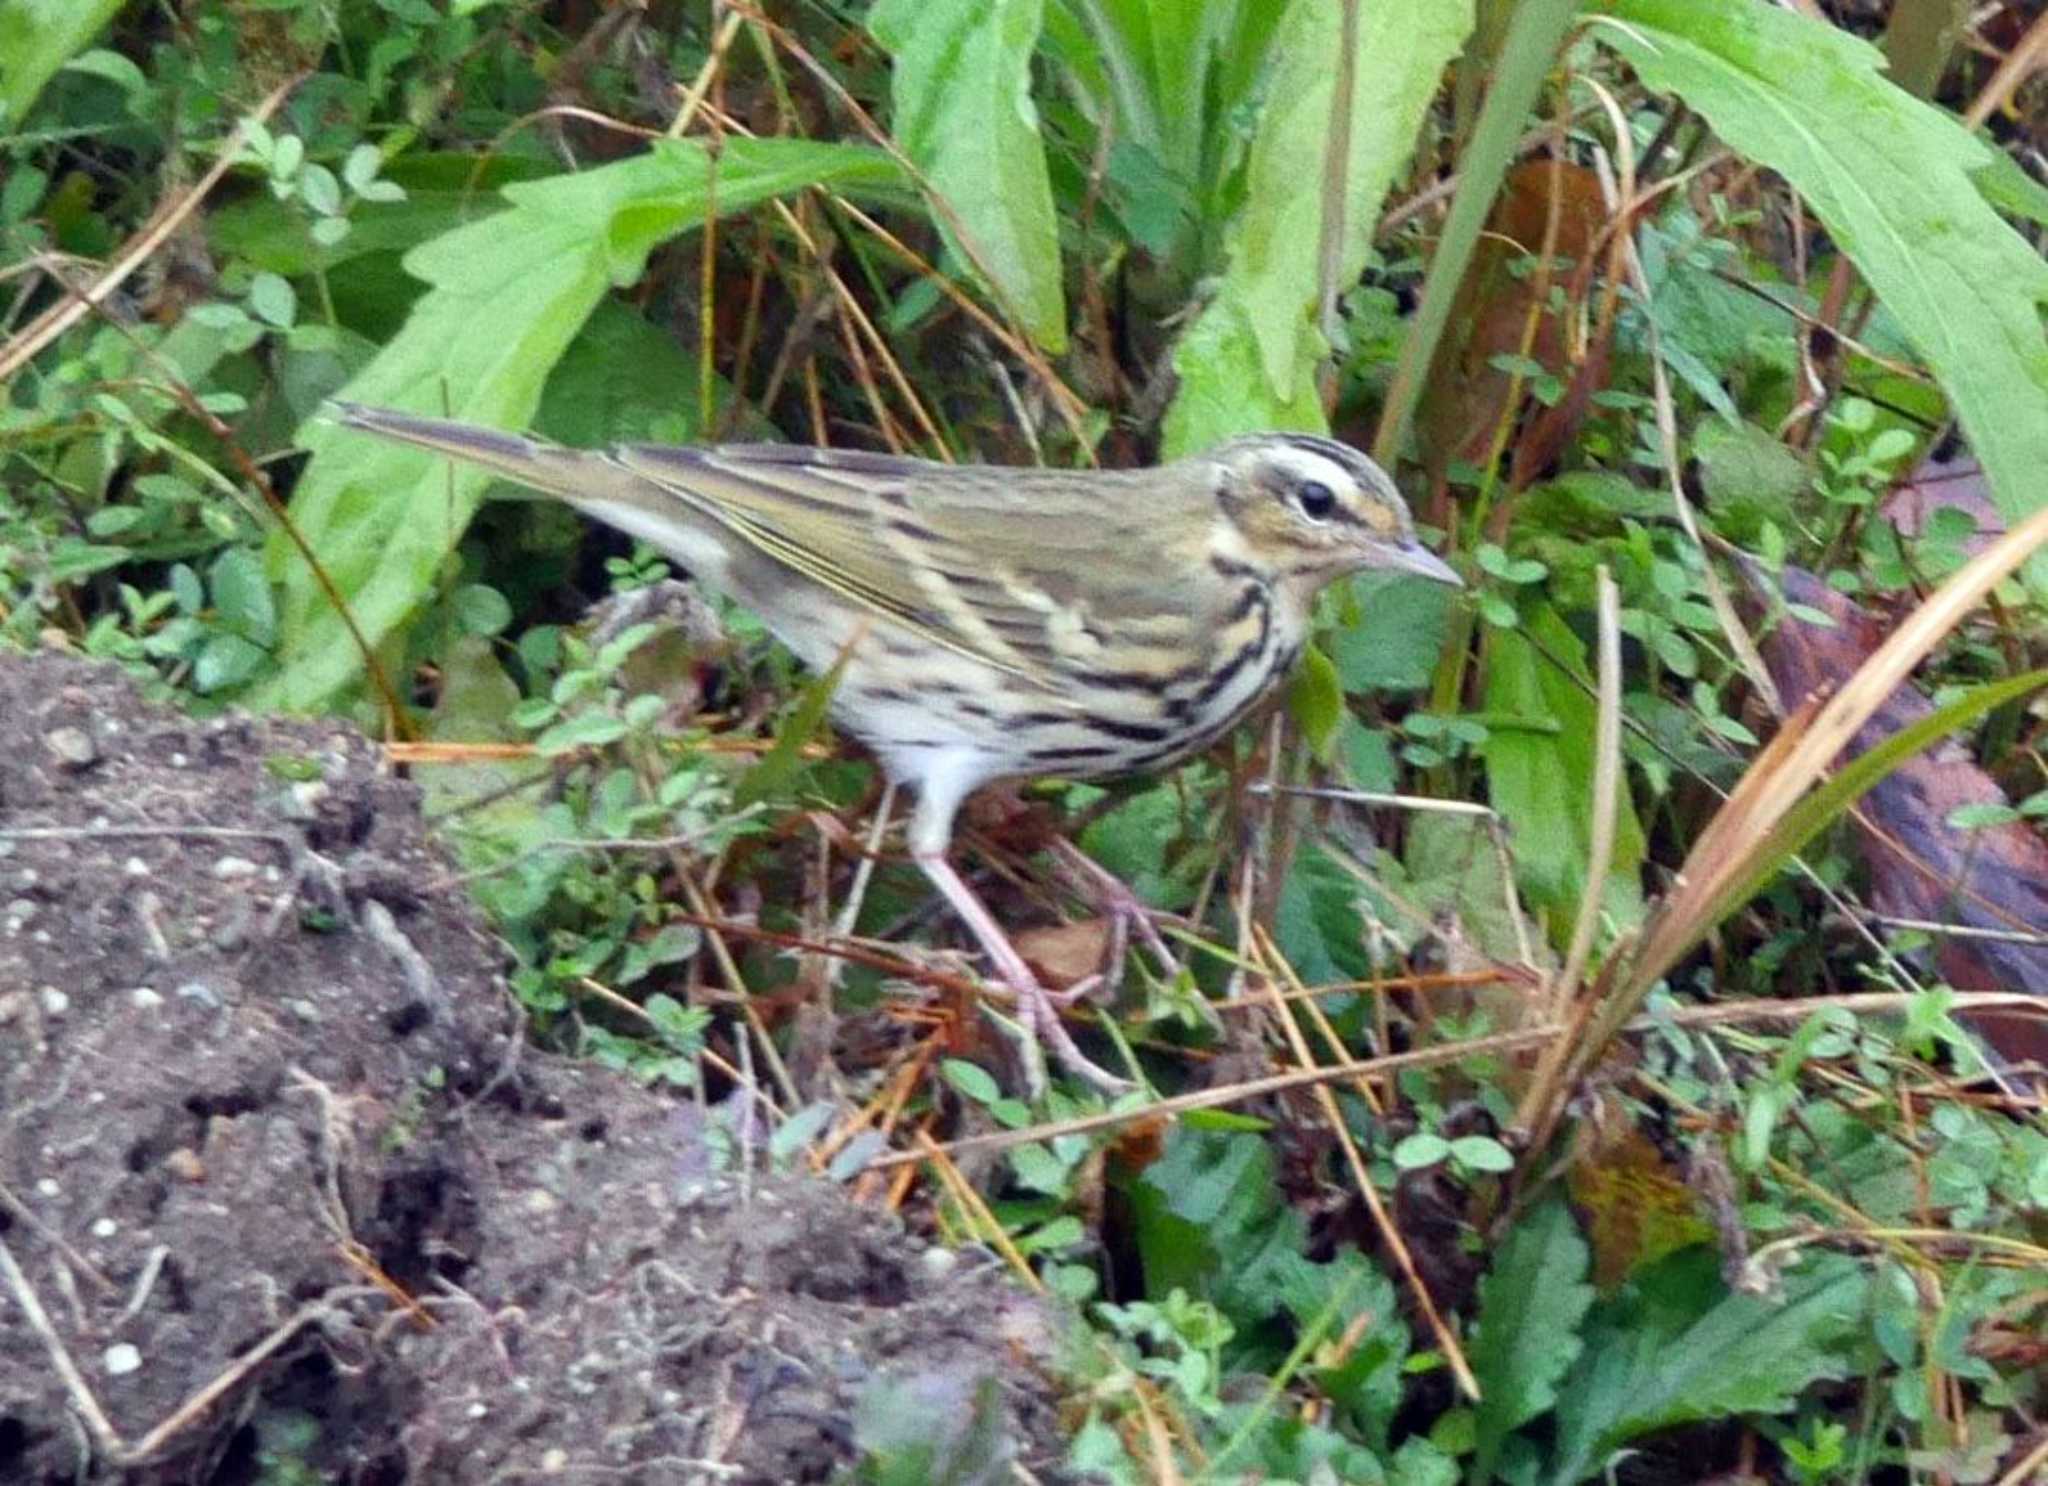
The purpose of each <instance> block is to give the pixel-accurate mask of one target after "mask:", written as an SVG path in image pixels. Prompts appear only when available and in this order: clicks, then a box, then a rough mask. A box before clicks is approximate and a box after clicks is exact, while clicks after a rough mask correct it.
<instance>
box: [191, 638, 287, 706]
mask: <svg viewBox="0 0 2048 1486" xmlns="http://www.w3.org/2000/svg"><path fill="white" fill-rule="evenodd" d="M269 660H270V656H269V655H268V654H267V653H266V652H265V651H264V650H263V649H262V648H261V647H260V646H257V645H253V644H251V643H250V642H249V641H247V640H245V639H243V638H242V637H241V636H240V635H215V636H214V637H213V638H212V639H210V640H208V641H207V642H206V644H205V645H204V646H202V647H201V648H200V651H199V658H198V659H197V660H195V661H193V663H192V687H193V690H195V691H197V692H198V693H199V694H200V695H201V696H210V695H211V694H212V693H214V692H217V691H226V690H228V689H230V688H233V687H237V686H241V685H243V684H245V683H246V682H247V681H248V680H249V678H250V677H252V676H254V675H255V674H256V673H257V672H258V671H259V670H261V669H262V668H263V666H264V665H265V664H266V663H267V662H268V661H269Z"/></svg>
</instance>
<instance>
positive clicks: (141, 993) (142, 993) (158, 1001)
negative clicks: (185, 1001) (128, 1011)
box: [128, 986, 164, 1011]
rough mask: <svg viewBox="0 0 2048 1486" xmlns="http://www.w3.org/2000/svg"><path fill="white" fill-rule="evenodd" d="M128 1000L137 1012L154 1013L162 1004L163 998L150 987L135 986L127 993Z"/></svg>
mask: <svg viewBox="0 0 2048 1486" xmlns="http://www.w3.org/2000/svg"><path fill="white" fill-rule="evenodd" d="M128 999H129V1001H130V1002H132V1003H133V1004H134V1007H135V1009H136V1010H137V1011H155V1010H156V1009H157V1008H158V1007H159V1006H161V1005H163V1004H164V998H163V997H162V996H161V995H160V994H158V992H157V991H156V990H155V989H154V988H152V987H150V986H137V987H136V988H135V989H134V990H132V991H130V992H129V993H128Z"/></svg>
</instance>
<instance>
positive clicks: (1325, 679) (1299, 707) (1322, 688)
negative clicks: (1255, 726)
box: [1287, 645, 1345, 763]
mask: <svg viewBox="0 0 2048 1486" xmlns="http://www.w3.org/2000/svg"><path fill="white" fill-rule="evenodd" d="M1287 710H1288V711H1289V712H1290V713H1291V714H1292V715H1293V717H1294V720H1295V722H1296V723H1298V724H1300V726H1301V735H1302V737H1303V738H1305V739H1306V740H1307V741H1308V746H1309V751H1310V752H1312V753H1313V754H1315V756H1316V757H1317V758H1318V759H1320V760H1322V761H1323V762H1325V763H1327V762H1329V758H1330V750H1331V749H1332V748H1334V747H1335V746H1336V743H1337V728H1338V725H1339V724H1340V723H1342V722H1343V721H1344V716H1345V713H1344V683H1343V682H1342V681H1340V680H1339V679H1338V678H1337V668H1336V666H1334V665H1333V664H1331V662H1330V658H1329V656H1327V655H1325V654H1323V651H1322V647H1321V646H1319V645H1310V646H1309V647H1308V648H1307V649H1306V650H1304V651H1303V652H1302V656H1301V667H1300V669H1299V670H1297V671H1296V672H1295V673H1294V682H1293V685H1292V686H1291V687H1290V688H1289V689H1288V693H1287Z"/></svg>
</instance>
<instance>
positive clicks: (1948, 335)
mask: <svg viewBox="0 0 2048 1486" xmlns="http://www.w3.org/2000/svg"><path fill="white" fill-rule="evenodd" d="M1601 8H1602V9H1603V10H1604V11H1605V12H1606V13H1607V14H1608V15H1611V16H1612V17H1613V18H1614V19H1615V21H1616V22H1617V24H1614V25H1603V26H1599V27H1597V34H1598V35H1599V37H1600V38H1601V40H1603V41H1604V42H1605V43H1606V44H1607V45H1609V46H1611V47H1613V48H1614V49H1615V50H1616V51H1618V52H1620V53H1621V54H1622V55H1623V56H1625V57H1626V58H1627V59H1628V61H1629V63H1630V65H1631V66H1633V67H1634V68H1635V70H1636V73H1637V75H1638V76H1640V77H1641V79H1642V80H1643V83H1644V84H1645V85H1646V86H1648V87H1651V88H1654V89H1658V90H1660V91H1665V92H1671V93H1676V94H1678V95H1679V96H1680V97H1682V98H1683V99H1684V100H1685V101H1686V103H1687V104H1688V105H1690V106H1691V107H1693V108H1695V109H1697V110H1698V111H1699V112H1700V113H1701V114H1703V115H1705V116H1706V118H1707V119H1708V121H1709V122H1711V123H1712V125H1713V126H1714V129H1715V130H1716V132H1717V133H1719V134H1720V135H1721V137H1722V138H1723V139H1724V140H1726V141H1727V142H1728V144H1729V145H1730V146H1732V147H1733V148H1734V149H1736V150H1737V151H1739V152H1741V153H1742V154H1744V155H1747V156H1748V157H1749V158H1751V159H1753V160H1755V161H1757V162H1759V163H1760V164H1763V165H1767V166H1769V167H1770V168H1771V169H1773V170H1775V171H1777V172H1778V173H1779V174H1780V175H1782V176H1784V177H1785V178H1786V180H1788V181H1789V182H1791V184H1792V185H1793V187H1794V188H1795V189H1797V190H1798V191H1799V193H1800V194H1801V195H1802V196H1804V197H1805V198H1806V200H1807V202H1808V203H1809V204H1810V205H1811V206H1812V208H1813V210H1814V212H1815V214H1816V215H1817V216H1819V217H1820V219H1821V220H1822V221H1823V222H1825V223H1826V224H1827V228H1828V232H1829V234H1830V236H1831V237H1832V238H1833V239H1834V241H1835V243H1836V244H1837V245H1838V246H1839V247H1840V248H1841V250H1842V251H1843V252H1844V253H1846V254H1847V255H1848V256H1849V258H1850V259H1851V260H1852V261H1853V262H1854V263H1855V265H1856V267H1857V269H1858V270H1859V271H1860V272H1861V273H1862V275H1863V277H1864V278H1865V279H1866V280H1867V281H1868V282H1869V284H1870V286H1871V288H1872V289H1873V290H1875V291H1876V293H1877V296H1878V298H1879V299H1880V300H1882V301H1883V303H1884V306H1885V308H1886V309H1887V310H1888V311H1890V313H1891V315H1892V317H1893V318H1894V319H1895V320H1897V322H1898V323H1899V325H1900V326H1901V327H1902V328H1903V329H1904V331H1905V332H1906V334H1907V335H1908V336H1909V337H1910V338H1911V339H1912V341H1913V343H1914V345H1915V346H1916V347H1917V348H1918V349H1919V351H1920V354H1921V355H1922V356H1923V357H1925V358H1926V361H1927V364H1928V366H1929V368H1930V369H1931V370H1932V371H1933V372H1934V375H1935V377H1936V379H1937V380H1938V381H1939V382H1940V383H1941V386H1942V390H1943V391H1944V392H1946V393H1947V394H1948V397H1949V400H1950V402H1951V403H1952V404H1953V406H1954V408H1955V411H1956V415H1957V417H1958V418H1959V419H1960V420H1961V422H1962V425H1963V429H1964V431H1965V432H1966V433H1967V434H1968V435H1969V439H1970V445H1971V448H1972V450H1973V451H1974V452H1975V453H1976V455H1977V457H1978V458H1979V459H1981V460H1982V461H1983V464H1984V471H1985V474H1986V475H1987V476H1988V477H1989V479H1990V481H1991V486H1992V492H1993V496H1994V498H1995V499H1996V500H1997V502H1998V506H1999V509H2000V510H2001V511H2002V512H2004V514H2005V517H2006V520H2007V521H2008V522H2009V523H2011V524H2013V525H2018V524H2019V523H2020V522H2021V521H2023V520H2024V519H2025V518H2026V517H2027V516H2028V515H2030V514H2031V513H2032V512H2033V511H2034V510H2036V509H2037V508H2038V507H2039V506H2040V504H2041V502H2042V499H2043V493H2042V491H2041V488H2040V480H2039V476H2040V472H2041V470H2043V469H2044V468H2048V327H2044V325H2043V321H2042V306H2043V305H2044V304H2048V263H2044V262H2043V261H2042V259H2041V256H2040V254H2039V253H2038V252H2037V251H2035V250H2034V249H2033V248H2032V247H2030V246H2029V245H2028V244H2027V243H2026V241H2025V240H2024V239H2023V238H2021V237H2020V235H2019V234H2018V233H2016V232H2015V231H2013V229H2012V228H2011V227H2009V226H2007V225H2006V223H2005V222H2004V221H2002V220H2001V219H2000V218H1999V216H1998V214H1997V213H1996V212H1995V211H1993V210H1992V208H1991V206H1990V205H1989V204H1988V203H1987V202H1986V201H1985V199H1984V197H1983V195H1982V193H1981V192H1980V191H1979V189H1978V186H1977V183H1976V180H1975V179H1974V175H1975V173H1976V172H1978V171H1980V170H1982V169H1984V167H1985V166H1986V165H1988V164H1989V163H1990V161H1991V158H1992V151H1991V149H1990V148H1989V147H1988V146H1987V145H1986V144H1984V143H1983V141H1981V140H1979V139H1977V138H1976V137H1975V136H1973V135H1972V134H1971V133H1970V132H1969V131H1968V130H1966V129H1965V128H1964V127H1963V126H1962V125H1961V123H1959V122H1958V121H1957V120H1956V119H1955V118H1954V117H1953V116H1951V115H1950V114H1948V113H1945V112H1943V111H1942V110H1941V109H1938V108H1935V107H1933V106H1932V105H1930V104H1927V103H1923V102H1921V101H1920V100H1918V99H1916V98H1914V97H1912V96H1911V95H1910V94H1908V93H1906V92H1904V91H1903V90H1901V89H1899V88H1897V87H1895V86H1893V85H1892V84H1891V83H1890V82H1888V81H1887V80H1886V79H1885V77H1884V76H1883V73H1882V70H1881V69H1882V67H1883V58H1882V54H1881V53H1880V52H1879V51H1878V50H1877V48H1876V47H1874V46H1871V45H1870V44H1869V43H1868V42H1865V41H1863V40H1861V39H1859V38H1857V37H1855V36H1852V35H1850V34H1849V33H1848V32H1846V31H1843V30H1840V29H1837V28H1836V27H1834V26H1831V25H1828V24H1826V23H1825V22H1821V21H1816V20H1810V19H1808V18H1806V17H1804V16H1800V15H1795V14H1793V13H1792V12H1791V11H1788V10H1780V9H1777V8H1775V7H1773V6H1770V5H1767V4H1764V3H1762V0H1737V3H1729V4H1723V5H1698V4H1694V3H1692V0H1604V3H1603V5H1602V7H1601ZM2027 571H2028V574H2029V577H2030V578H2031V580H2032V581H2033V582H2034V583H2035V584H2036V585H2044V584H2048V557H2044V556H2042V555H2039V554H2037V555H2036V556H2035V557H2034V558H2033V559H2032V560H2031V561H2030V563H2029V566H2028V569H2027Z"/></svg>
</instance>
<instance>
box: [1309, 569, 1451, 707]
mask: <svg viewBox="0 0 2048 1486" xmlns="http://www.w3.org/2000/svg"><path fill="white" fill-rule="evenodd" d="M1347 598H1348V603H1347V608H1348V609H1349V610H1351V611H1355V612H1356V614H1357V616H1358V622H1357V623H1355V624H1347V625H1340V626H1339V627H1338V628H1337V629H1335V630H1333V631H1332V632H1331V633H1330V636H1329V645H1330V658H1331V659H1332V660H1334V661H1335V662H1336V663H1337V674H1338V675H1339V676H1340V677H1342V678H1343V681H1344V689H1345V690H1346V691H1347V692H1357V691H1420V690H1422V689H1423V688H1424V687H1425V686H1428V685H1429V682H1430V677H1431V676H1433V675H1434V674H1435V672H1436V662H1437V657H1438V656H1439V655H1441V654H1442V653H1443V648H1444V639H1445V637H1446V636H1447V635H1448V634H1449V632H1450V624H1451V605H1452V603H1453V602H1455V600H1456V593H1455V591H1454V590H1453V589H1451V588H1450V587H1449V586H1448V585H1446V584H1442V583H1432V582H1430V581H1429V579H1427V578H1417V577H1413V576H1411V575H1409V574H1405V573H1361V574H1359V575H1358V576H1357V577H1356V578H1353V579H1352V580H1351V584H1350V591H1349V594H1348V596H1347Z"/></svg>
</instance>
